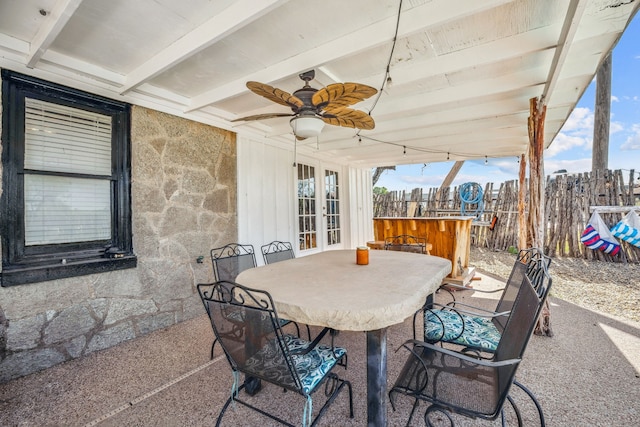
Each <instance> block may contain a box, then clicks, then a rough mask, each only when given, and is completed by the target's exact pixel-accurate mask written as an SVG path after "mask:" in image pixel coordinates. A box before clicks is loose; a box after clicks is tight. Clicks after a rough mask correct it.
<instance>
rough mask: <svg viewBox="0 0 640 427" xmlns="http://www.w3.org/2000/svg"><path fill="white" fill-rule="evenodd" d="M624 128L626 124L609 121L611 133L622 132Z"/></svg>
mask: <svg viewBox="0 0 640 427" xmlns="http://www.w3.org/2000/svg"><path fill="white" fill-rule="evenodd" d="M623 130H624V125H623V124H622V123H621V122H611V123H609V134H610V135H613V134H614V133H617V132H621V131H623Z"/></svg>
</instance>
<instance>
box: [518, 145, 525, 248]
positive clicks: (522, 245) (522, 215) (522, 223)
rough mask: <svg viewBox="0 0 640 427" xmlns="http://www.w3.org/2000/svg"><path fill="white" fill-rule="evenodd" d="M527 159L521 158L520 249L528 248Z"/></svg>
mask: <svg viewBox="0 0 640 427" xmlns="http://www.w3.org/2000/svg"><path fill="white" fill-rule="evenodd" d="M526 173H527V158H526V156H525V155H524V154H523V155H521V156H520V171H519V174H518V178H519V179H518V249H524V248H526V247H527V218H526V217H525V206H524V204H525V201H526V199H527V189H526V187H525V184H526Z"/></svg>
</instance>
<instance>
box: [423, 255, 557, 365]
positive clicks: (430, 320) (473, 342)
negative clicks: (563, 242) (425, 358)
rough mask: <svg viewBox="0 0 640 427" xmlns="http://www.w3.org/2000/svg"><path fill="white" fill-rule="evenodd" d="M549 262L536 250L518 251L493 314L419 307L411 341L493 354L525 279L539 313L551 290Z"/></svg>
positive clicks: (463, 307)
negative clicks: (420, 331) (419, 318)
mask: <svg viewBox="0 0 640 427" xmlns="http://www.w3.org/2000/svg"><path fill="white" fill-rule="evenodd" d="M550 262H551V259H550V258H549V257H547V256H545V255H544V254H543V253H542V251H541V250H540V249H537V248H530V249H523V250H521V251H520V253H519V254H518V257H517V259H516V261H515V263H514V265H513V268H512V270H511V274H510V276H509V279H508V280H507V284H506V286H505V287H504V288H503V290H502V296H501V297H500V300H499V302H498V304H497V306H496V308H495V309H494V310H485V309H482V308H479V307H474V306H472V305H469V304H464V303H461V302H457V301H452V302H450V303H448V304H447V305H439V304H435V303H434V304H433V305H432V306H431V307H423V309H422V310H420V311H418V313H416V315H415V316H414V335H413V337H414V339H423V340H424V341H427V342H431V343H434V342H441V343H443V342H444V343H450V344H457V345H460V346H463V347H464V348H465V349H468V350H476V351H479V352H489V353H493V352H494V351H495V350H496V348H497V346H498V342H499V341H500V338H501V334H502V332H503V330H504V328H505V326H506V322H507V320H508V318H509V315H510V313H511V309H512V307H513V304H514V302H515V298H516V296H517V295H518V291H519V289H520V286H521V285H522V283H523V280H524V278H525V277H526V278H528V279H529V280H530V281H531V283H532V285H533V286H534V289H535V290H536V293H537V295H538V298H539V301H540V304H539V305H540V307H539V308H540V309H542V302H543V301H544V300H545V299H546V297H547V295H548V293H549V290H550V287H551V277H550V276H549V273H548V266H549V264H550ZM436 307H439V308H436ZM420 314H422V320H423V336H422V337H418V336H417V327H416V325H417V324H419V323H420V322H419V321H417V316H419V315H420Z"/></svg>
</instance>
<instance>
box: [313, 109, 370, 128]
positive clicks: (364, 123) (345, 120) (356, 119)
mask: <svg viewBox="0 0 640 427" xmlns="http://www.w3.org/2000/svg"><path fill="white" fill-rule="evenodd" d="M322 120H324V122H325V123H327V124H330V125H334V126H342V127H348V128H357V129H363V130H371V129H373V128H375V126H376V124H375V121H374V120H373V117H371V116H370V115H368V114H367V113H365V112H363V111H360V110H354V109H352V108H345V107H342V108H336V109H331V110H328V111H327V112H326V115H325V116H323V117H322Z"/></svg>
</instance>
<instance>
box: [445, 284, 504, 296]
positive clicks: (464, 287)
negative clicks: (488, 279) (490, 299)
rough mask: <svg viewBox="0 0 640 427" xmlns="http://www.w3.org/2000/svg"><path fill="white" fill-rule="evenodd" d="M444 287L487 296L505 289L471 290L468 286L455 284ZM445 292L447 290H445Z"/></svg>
mask: <svg viewBox="0 0 640 427" xmlns="http://www.w3.org/2000/svg"><path fill="white" fill-rule="evenodd" d="M442 286H446V287H447V288H455V289H460V290H464V291H473V292H482V293H485V294H492V293H495V292H502V291H504V288H499V289H492V290H485V289H476V288H470V287H468V286H462V285H457V284H455V283H445V284H444V285H442ZM445 290H446V288H445Z"/></svg>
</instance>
